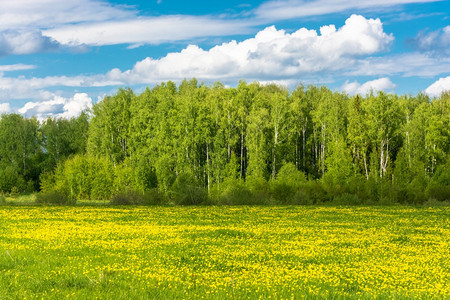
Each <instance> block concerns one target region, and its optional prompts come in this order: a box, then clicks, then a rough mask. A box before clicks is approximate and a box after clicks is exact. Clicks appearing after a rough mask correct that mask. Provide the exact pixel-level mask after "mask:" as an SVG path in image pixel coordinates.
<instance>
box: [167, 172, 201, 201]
mask: <svg viewBox="0 0 450 300" xmlns="http://www.w3.org/2000/svg"><path fill="white" fill-rule="evenodd" d="M170 197H171V199H172V201H173V202H174V203H175V204H176V205H198V204H207V203H208V194H207V192H206V190H205V189H204V188H203V187H201V186H199V184H198V181H197V180H196V179H195V177H194V175H192V174H191V173H189V172H185V173H181V174H180V175H178V177H177V179H176V180H175V182H174V183H173V185H172V188H171V191H170Z"/></svg>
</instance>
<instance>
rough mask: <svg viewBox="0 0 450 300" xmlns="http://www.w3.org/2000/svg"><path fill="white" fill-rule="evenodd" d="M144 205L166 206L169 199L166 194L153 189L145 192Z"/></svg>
mask: <svg viewBox="0 0 450 300" xmlns="http://www.w3.org/2000/svg"><path fill="white" fill-rule="evenodd" d="M142 204H143V205H165V204H167V198H166V197H165V196H164V193H163V192H161V190H159V189H158V188H152V189H150V190H147V191H145V192H144V195H143V201H142Z"/></svg>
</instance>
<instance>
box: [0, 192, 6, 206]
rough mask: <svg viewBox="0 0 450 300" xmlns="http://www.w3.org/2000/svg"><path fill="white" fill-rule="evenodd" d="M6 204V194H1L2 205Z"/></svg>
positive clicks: (0, 201)
mask: <svg viewBox="0 0 450 300" xmlns="http://www.w3.org/2000/svg"><path fill="white" fill-rule="evenodd" d="M5 204H6V197H5V195H3V193H2V194H0V205H5Z"/></svg>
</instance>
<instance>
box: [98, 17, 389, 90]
mask: <svg viewBox="0 0 450 300" xmlns="http://www.w3.org/2000/svg"><path fill="white" fill-rule="evenodd" d="M393 39H394V38H393V36H392V35H388V34H386V33H385V32H384V31H383V25H382V23H381V21H380V20H379V19H366V18H364V17H362V16H359V15H352V16H351V17H350V18H348V19H347V20H346V22H345V25H344V26H342V27H341V28H339V29H336V27H335V26H334V25H329V26H323V27H321V28H320V33H318V32H317V31H315V30H308V29H306V28H301V29H299V30H298V31H296V32H294V33H291V34H289V33H286V32H285V31H284V30H277V29H276V28H275V27H274V26H271V27H267V28H266V29H264V30H262V31H260V32H258V34H256V36H255V37H254V38H250V39H247V40H244V41H242V42H239V43H238V42H236V41H231V42H229V43H224V44H222V45H218V46H215V47H213V48H211V49H209V50H203V49H201V48H199V47H198V46H195V45H189V46H188V47H187V48H185V49H184V50H182V51H181V52H177V53H169V54H167V56H165V57H163V58H161V59H153V58H149V57H148V58H146V59H144V60H142V61H140V62H138V63H136V65H135V66H134V67H133V69H131V70H128V71H125V72H121V71H120V70H118V69H114V70H112V71H111V72H109V73H108V74H107V76H106V77H107V78H108V79H109V80H112V81H123V82H127V83H132V84H136V83H149V82H155V81H161V80H177V79H183V78H190V77H197V78H201V79H221V80H227V79H231V80H236V79H240V78H247V79H259V80H264V79H266V78H268V79H270V80H279V79H284V78H286V77H291V78H292V77H293V76H301V75H304V74H305V73H306V74H311V73H317V72H323V71H328V72H333V71H338V70H342V69H343V68H347V67H348V66H351V65H354V63H355V61H356V60H357V59H359V58H361V57H364V56H367V55H371V54H374V53H378V52H381V51H385V50H387V49H388V48H389V46H390V45H391V43H392V41H393ZM277 77H278V78H277Z"/></svg>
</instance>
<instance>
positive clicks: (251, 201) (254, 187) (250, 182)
mask: <svg viewBox="0 0 450 300" xmlns="http://www.w3.org/2000/svg"><path fill="white" fill-rule="evenodd" d="M245 187H246V188H248V190H249V191H250V196H249V197H248V199H247V201H246V203H245V204H248V205H261V204H270V203H271V202H270V186H269V184H268V183H267V181H266V180H265V179H264V178H260V177H253V176H250V177H249V178H248V179H247V181H246V185H245Z"/></svg>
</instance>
